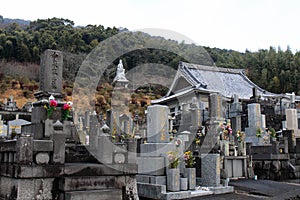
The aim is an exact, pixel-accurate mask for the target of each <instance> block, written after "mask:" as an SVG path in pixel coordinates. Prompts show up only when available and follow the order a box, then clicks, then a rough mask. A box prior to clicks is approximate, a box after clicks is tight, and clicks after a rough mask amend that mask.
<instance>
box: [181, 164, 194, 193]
mask: <svg viewBox="0 0 300 200" xmlns="http://www.w3.org/2000/svg"><path fill="white" fill-rule="evenodd" d="M183 176H184V177H185V178H188V188H189V190H195V188H196V168H185V169H184V171H183Z"/></svg>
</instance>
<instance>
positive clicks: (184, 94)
mask: <svg viewBox="0 0 300 200" xmlns="http://www.w3.org/2000/svg"><path fill="white" fill-rule="evenodd" d="M212 93H219V94H221V95H222V104H223V106H222V108H223V117H224V118H230V116H229V115H230V110H231V106H232V103H233V101H234V98H236V100H237V101H238V102H241V103H243V104H244V105H246V104H249V103H255V102H259V103H262V102H263V103H264V104H268V105H271V106H272V112H274V114H280V113H284V111H285V109H286V108H293V107H295V105H296V103H297V101H298V100H299V98H298V97H296V96H295V94H294V93H293V94H274V93H271V92H269V91H266V90H264V89H263V88H260V87H259V86H258V85H256V84H255V83H253V82H252V81H251V80H250V79H249V78H248V77H247V76H246V74H245V70H244V69H230V68H220V67H216V66H203V65H198V64H191V63H186V62H179V66H178V70H177V73H176V75H175V78H174V80H173V83H172V85H171V87H170V88H169V91H168V93H167V94H166V95H165V96H164V97H162V98H160V99H156V100H152V101H151V103H152V104H163V105H167V106H168V107H169V108H170V113H171V115H172V116H173V117H174V116H179V118H180V115H181V114H182V112H184V111H185V110H188V109H190V105H191V104H193V103H196V104H197V107H198V108H199V109H201V110H202V111H203V118H202V119H203V121H205V119H208V118H209V95H210V94H212Z"/></svg>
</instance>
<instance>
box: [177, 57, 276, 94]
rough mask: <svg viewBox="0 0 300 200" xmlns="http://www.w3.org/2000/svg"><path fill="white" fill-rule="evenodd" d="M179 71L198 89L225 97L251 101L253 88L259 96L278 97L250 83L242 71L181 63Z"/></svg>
mask: <svg viewBox="0 0 300 200" xmlns="http://www.w3.org/2000/svg"><path fill="white" fill-rule="evenodd" d="M178 70H179V71H180V72H181V74H182V75H183V76H184V78H185V79H186V80H187V81H188V82H189V83H190V84H191V85H192V86H194V87H196V88H197V89H199V90H201V89H206V90H212V91H217V92H219V93H220V94H222V95H223V96H225V97H229V98H230V97H232V96H233V95H234V94H237V95H238V96H239V98H241V99H250V97H251V96H252V88H253V87H256V88H257V93H258V95H261V96H276V94H273V93H270V92H268V91H266V90H264V89H262V88H260V87H259V86H257V85H255V84H254V83H253V82H252V81H250V80H249V79H248V78H247V77H246V75H245V74H244V70H242V69H229V68H220V67H214V66H203V65H196V64H190V63H185V62H180V63H179V68H178Z"/></svg>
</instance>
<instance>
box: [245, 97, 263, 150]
mask: <svg viewBox="0 0 300 200" xmlns="http://www.w3.org/2000/svg"><path fill="white" fill-rule="evenodd" d="M258 130H261V132H262V134H261V137H262V136H263V127H262V117H261V111H260V104H258V103H252V104H248V127H247V128H245V132H246V135H247V137H246V139H245V141H246V142H252V145H253V146H257V145H260V142H259V141H260V139H259V138H258V137H257V136H256V133H257V131H258Z"/></svg>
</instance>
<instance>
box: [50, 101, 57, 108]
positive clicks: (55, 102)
mask: <svg viewBox="0 0 300 200" xmlns="http://www.w3.org/2000/svg"><path fill="white" fill-rule="evenodd" d="M50 106H51V107H56V106H57V101H55V100H54V99H52V100H50Z"/></svg>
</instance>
